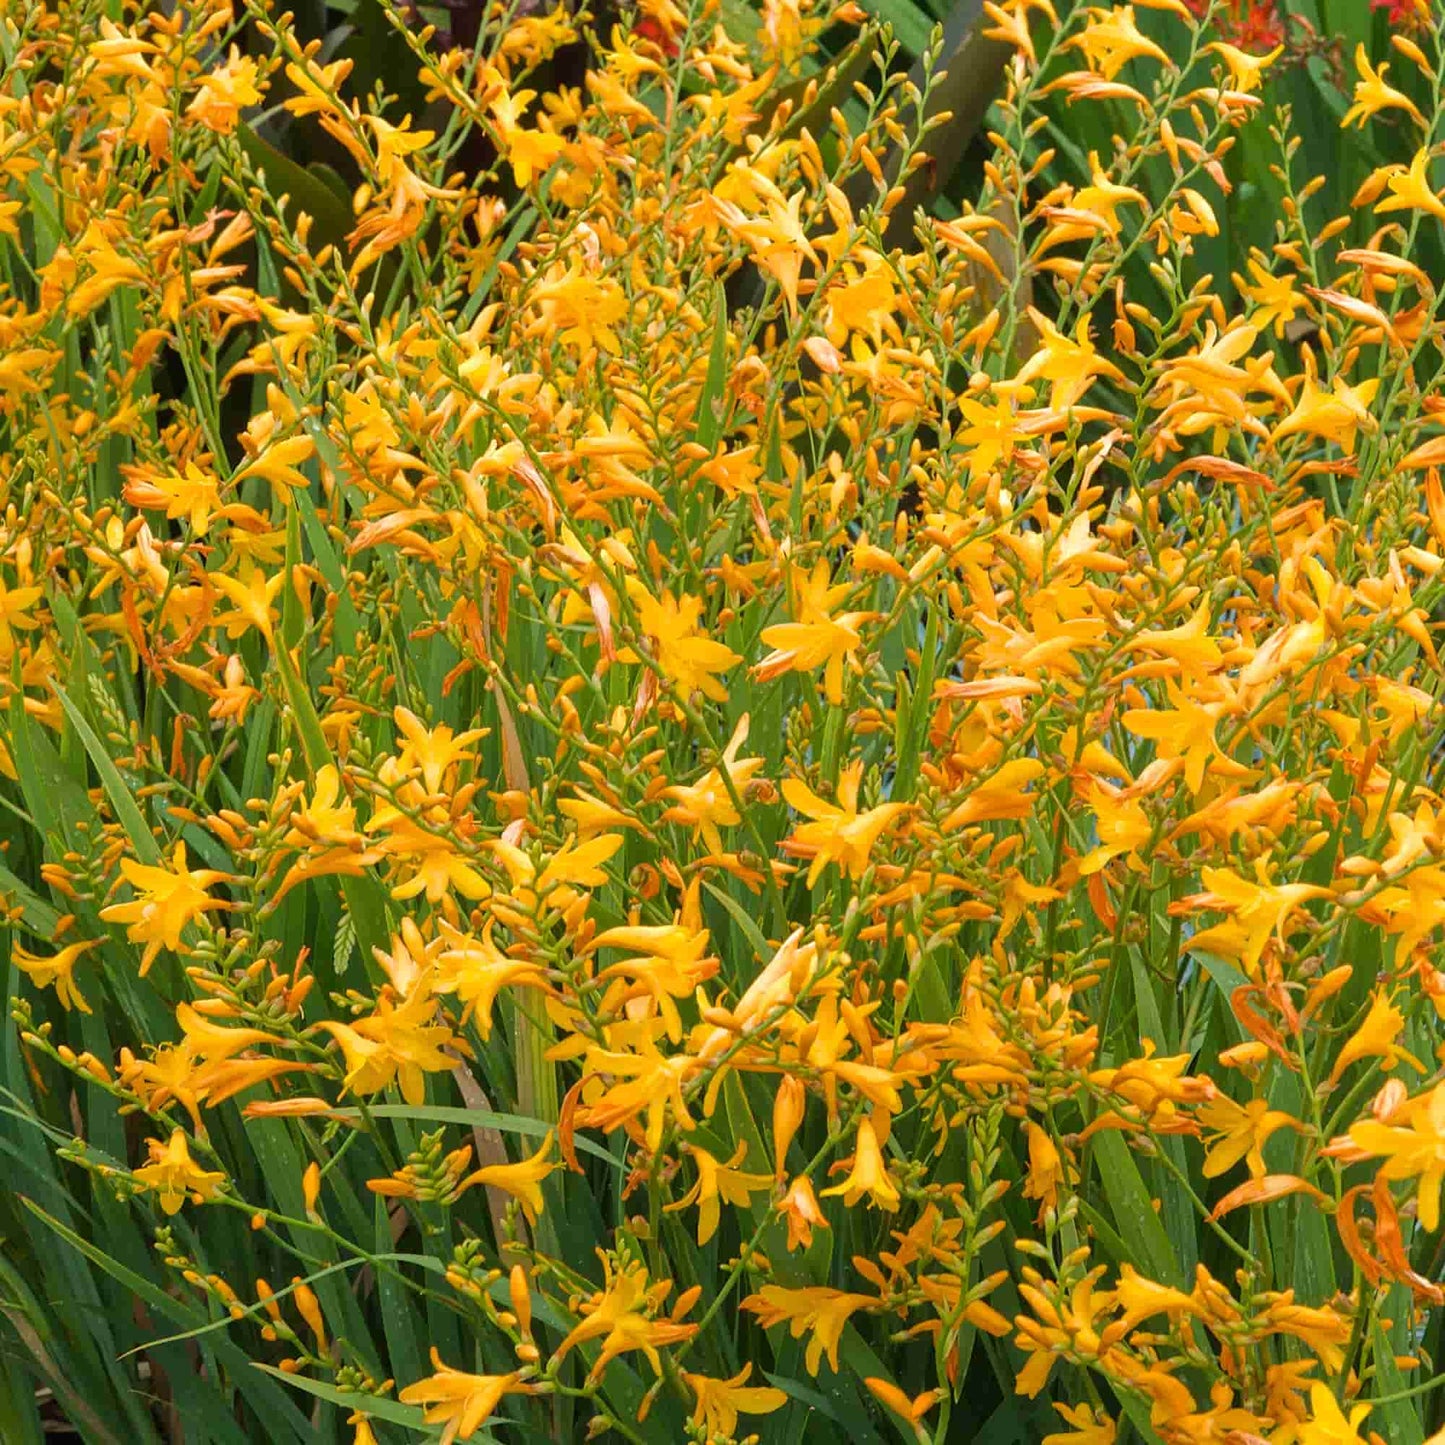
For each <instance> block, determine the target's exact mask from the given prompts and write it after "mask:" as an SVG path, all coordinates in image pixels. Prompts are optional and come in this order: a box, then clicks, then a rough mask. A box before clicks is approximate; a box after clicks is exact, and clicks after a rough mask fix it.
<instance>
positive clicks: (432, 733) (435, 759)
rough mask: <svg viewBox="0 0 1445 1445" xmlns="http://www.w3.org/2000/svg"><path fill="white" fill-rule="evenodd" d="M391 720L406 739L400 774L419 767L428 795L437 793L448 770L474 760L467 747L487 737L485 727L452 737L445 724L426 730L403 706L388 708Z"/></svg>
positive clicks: (470, 729)
mask: <svg viewBox="0 0 1445 1445" xmlns="http://www.w3.org/2000/svg"><path fill="white" fill-rule="evenodd" d="M392 718H393V719H394V720H395V722H396V725H397V727H398V729H399V730H400V731H401V735H402V736H403V737H404V738H405V739H406V742H405V743H404V745H403V746H402V750H401V753H400V755H399V763H400V771H401V772H402V773H406V772H409V771H411V770H412V769H413V768H419V769H420V770H421V780H422V786H423V787H424V788H425V789H426V790H427V792H428V793H437V792H440V791H441V787H442V781H443V779H444V778H445V777H446V775H447V773H448V771H449V770H450V769H451V768H453V767H457V766H460V765H461V764H462V763H469V762H473V761H475V759H476V750H475V749H474V748H469V747H468V746H467V744H468V743H472V742H475V741H476V740H477V739H478V738H484V737H486V735H487V730H486V728H469V729H468V730H467V731H466V732H464V733H459V734H456V735H453V733H452V730H451V728H449V727H447V726H446V724H445V723H439V724H437V726H436V727H434V728H430V729H428V728H427V726H426V725H425V724H424V723H423V722H422V720H421V719H420V718H419V717H417V715H416V714H415V713H414V712H412V711H411V710H410V709H409V708H404V707H397V708H394V709H392Z"/></svg>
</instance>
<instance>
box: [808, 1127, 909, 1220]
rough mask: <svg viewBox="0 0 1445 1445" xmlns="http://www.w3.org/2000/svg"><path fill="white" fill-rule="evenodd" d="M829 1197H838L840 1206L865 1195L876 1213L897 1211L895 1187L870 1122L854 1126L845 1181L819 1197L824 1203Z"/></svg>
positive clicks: (897, 1196) (896, 1191) (897, 1197)
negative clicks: (883, 1210) (854, 1133)
mask: <svg viewBox="0 0 1445 1445" xmlns="http://www.w3.org/2000/svg"><path fill="white" fill-rule="evenodd" d="M830 1194H841V1195H842V1196H843V1203H844V1204H849V1205H851V1204H856V1203H857V1202H858V1200H859V1199H861V1198H862V1197H863V1196H864V1195H865V1194H866V1195H867V1196H868V1197H869V1198H870V1199H871V1200H872V1201H873V1203H874V1204H876V1205H877V1206H878V1207H879V1208H880V1209H886V1210H888V1211H889V1212H890V1213H891V1212H892V1211H893V1210H895V1209H897V1208H898V1202H899V1194H898V1186H897V1185H896V1184H895V1183H894V1182H893V1177H892V1175H890V1174H889V1172H888V1166H887V1165H886V1164H885V1163H884V1161H883V1151H882V1149H881V1148H879V1145H878V1134H877V1131H876V1130H875V1129H874V1127H873V1121H872V1120H871V1119H864V1121H863V1122H862V1123H861V1124H860V1125H859V1126H858V1133H857V1136H856V1138H855V1139H854V1141H853V1162H852V1166H851V1168H850V1169H849V1170H848V1177H847V1178H846V1179H844V1180H843V1182H842V1183H841V1184H835V1185H834V1186H833V1187H832V1188H831V1189H825V1190H823V1194H822V1197H823V1198H824V1199H826V1198H827V1197H828V1196H829V1195H830Z"/></svg>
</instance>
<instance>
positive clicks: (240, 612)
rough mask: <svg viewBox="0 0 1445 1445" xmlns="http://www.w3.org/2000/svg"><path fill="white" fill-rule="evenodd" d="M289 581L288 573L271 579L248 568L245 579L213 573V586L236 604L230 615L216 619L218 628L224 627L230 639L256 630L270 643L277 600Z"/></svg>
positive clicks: (222, 573) (257, 568)
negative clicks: (284, 583) (285, 582)
mask: <svg viewBox="0 0 1445 1445" xmlns="http://www.w3.org/2000/svg"><path fill="white" fill-rule="evenodd" d="M285 580H286V578H285V573H284V572H281V571H278V572H276V573H275V575H274V576H271V577H267V576H266V574H265V573H264V572H263V571H262V570H261V569H260V568H259V567H250V568H248V569H247V572H246V576H245V578H244V580H242V579H238V578H235V577H232V576H229V575H228V574H227V573H225V572H216V573H214V574H212V576H211V585H212V586H213V587H215V589H216V590H217V591H218V592H220V593H222V594H223V595H224V596H225V597H227V598H229V599H230V601H231V603H232V604H233V605H232V608H231V610H230V611H229V612H223V613H221V614H220V615H219V616H218V617H217V618H216V622H217V625H219V626H223V627H224V628H225V629H226V636H227V637H232V638H235V637H240V636H242V634H244V633H246V632H249V631H250V630H251V629H252V628H255V630H256V631H257V632H259V633H260V634H261V636H262V637H264V638H265V639H266V641H267V642H268V643H270V642H271V641H272V638H273V628H274V625H275V620H276V615H277V613H276V606H275V603H276V598H277V597H278V596H279V595H280V593H281V586H282V583H283V582H284V581H285Z"/></svg>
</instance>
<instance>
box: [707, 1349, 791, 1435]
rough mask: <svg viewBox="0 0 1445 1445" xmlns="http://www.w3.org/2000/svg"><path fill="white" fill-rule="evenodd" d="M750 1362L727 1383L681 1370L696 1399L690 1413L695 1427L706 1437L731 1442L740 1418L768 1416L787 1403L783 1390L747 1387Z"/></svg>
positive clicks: (758, 1386)
mask: <svg viewBox="0 0 1445 1445" xmlns="http://www.w3.org/2000/svg"><path fill="white" fill-rule="evenodd" d="M752 1372H753V1367H752V1365H751V1363H749V1364H746V1365H744V1366H743V1368H742V1370H741V1371H740V1372H739V1373H738V1374H736V1375H734V1376H733V1377H732V1379H730V1380H714V1379H711V1378H709V1377H708V1376H707V1375H694V1374H691V1373H689V1372H688V1371H687V1370H683V1371H682V1372H681V1373H682V1378H683V1379H684V1380H686V1381H687V1386H688V1388H689V1389H690V1390H691V1391H692V1393H693V1394H694V1395H695V1396H696V1397H697V1408H696V1409H695V1410H694V1411H693V1413H692V1422H693V1424H694V1425H702V1426H704V1427H705V1428H706V1431H707V1433H708V1435H709V1436H710V1437H712V1438H716V1439H719V1440H722V1439H728V1440H731V1439H732V1437H733V1435H734V1434H735V1433H736V1431H737V1427H738V1416H739V1415H770V1414H772V1412H773V1411H774V1410H781V1409H782V1408H783V1406H784V1405H786V1404H787V1403H788V1397H787V1395H786V1394H784V1392H783V1391H782V1390H779V1389H776V1388H775V1387H773V1386H772V1385H751V1386H749V1385H748V1384H747V1380H748V1377H749V1376H750V1375H751V1374H752Z"/></svg>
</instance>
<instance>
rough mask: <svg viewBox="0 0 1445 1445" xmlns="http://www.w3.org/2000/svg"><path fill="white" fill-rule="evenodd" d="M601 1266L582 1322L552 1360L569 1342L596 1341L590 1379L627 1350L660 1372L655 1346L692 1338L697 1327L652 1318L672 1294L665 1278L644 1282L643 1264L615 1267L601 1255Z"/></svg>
mask: <svg viewBox="0 0 1445 1445" xmlns="http://www.w3.org/2000/svg"><path fill="white" fill-rule="evenodd" d="M598 1252H599V1253H601V1251H600V1250H599V1251H598ZM602 1268H603V1286H602V1288H601V1289H600V1290H598V1291H596V1292H595V1293H594V1294H593V1295H592V1296H591V1298H589V1299H585V1300H583V1301H582V1303H581V1306H580V1310H581V1314H582V1317H583V1318H582V1320H581V1322H580V1323H579V1324H577V1325H575V1326H573V1328H572V1330H571V1332H570V1333H569V1334H568V1335H567V1337H566V1338H565V1339H564V1340H563V1341H562V1343H561V1344H560V1345H558V1346H557V1351H556V1353H555V1354H554V1355H553V1357H552V1358H553V1359H554V1360H560V1359H561V1358H562V1357H563V1356H564V1355H566V1354H567V1353H568V1351H569V1350H571V1349H572V1348H573V1347H574V1346H576V1345H579V1344H582V1343H583V1342H584V1341H586V1340H596V1339H600V1340H601V1341H602V1349H601V1351H600V1352H599V1354H598V1356H597V1360H596V1363H595V1364H594V1365H593V1366H592V1369H591V1370H590V1371H589V1373H588V1377H587V1378H588V1379H589V1380H591V1381H596V1380H598V1379H600V1378H601V1377H602V1373H603V1371H604V1370H606V1368H607V1366H608V1364H609V1363H610V1362H611V1361H612V1360H614V1359H616V1357H617V1356H618V1355H620V1354H624V1353H625V1352H627V1351H629V1350H641V1351H642V1352H643V1354H644V1355H646V1357H647V1361H648V1363H649V1364H650V1365H651V1366H652V1369H653V1373H654V1374H656V1375H658V1376H661V1374H662V1359H661V1357H660V1356H659V1355H658V1353H657V1347H658V1346H659V1345H675V1344H680V1343H681V1342H682V1341H683V1340H688V1339H691V1338H692V1336H693V1335H695V1334H696V1333H697V1326H696V1325H683V1324H677V1323H674V1322H673V1321H670V1320H659V1319H656V1318H655V1317H654V1315H655V1312H656V1311H657V1310H658V1309H659V1308H660V1307H661V1305H662V1302H663V1300H665V1299H666V1298H667V1296H668V1295H669V1294H670V1293H671V1292H672V1281H671V1280H666V1279H664V1280H659V1281H658V1282H657V1283H655V1284H649V1283H648V1278H647V1266H646V1265H645V1264H642V1263H640V1262H633V1263H628V1264H624V1265H623V1266H622V1267H621V1268H620V1269H619V1268H616V1267H615V1266H614V1264H613V1261H612V1259H611V1258H610V1257H608V1256H607V1255H603V1256H602Z"/></svg>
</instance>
